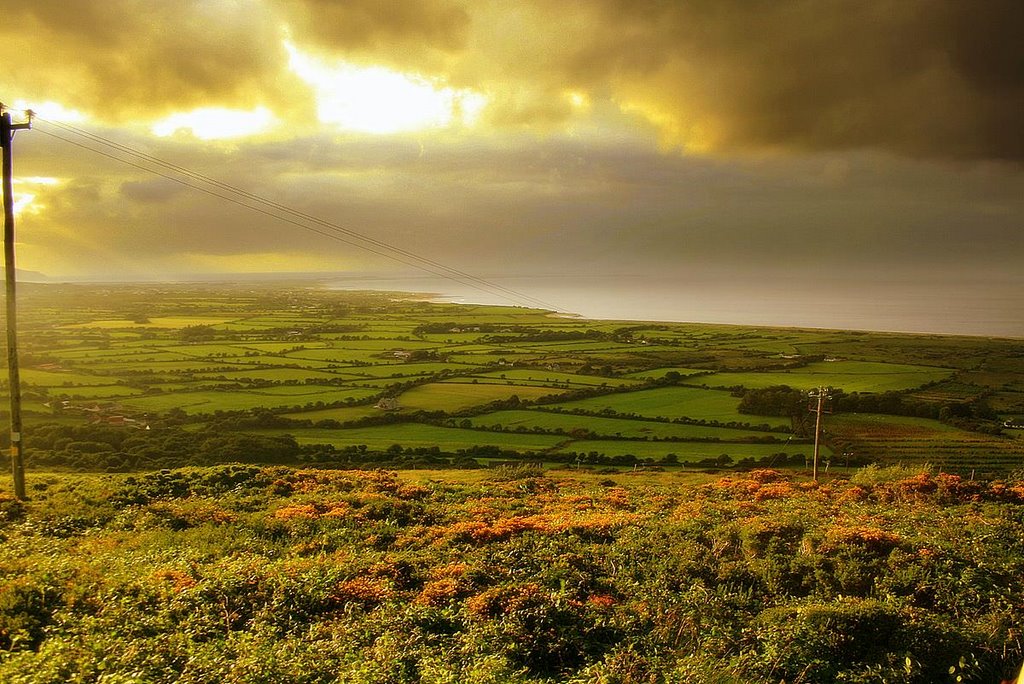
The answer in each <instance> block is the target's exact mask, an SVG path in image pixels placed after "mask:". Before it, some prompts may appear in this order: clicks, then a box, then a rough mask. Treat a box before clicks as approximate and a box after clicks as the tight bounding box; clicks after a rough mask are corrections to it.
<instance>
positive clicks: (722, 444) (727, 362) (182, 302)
mask: <svg viewBox="0 0 1024 684" xmlns="http://www.w3.org/2000/svg"><path fill="white" fill-rule="evenodd" d="M21 304H22V313H21V322H20V327H21V333H22V353H23V355H24V357H23V363H22V366H23V367H22V381H23V389H24V392H25V395H26V396H25V401H24V407H25V411H26V424H28V425H31V426H37V425H41V424H45V423H46V422H48V421H49V422H53V423H55V424H60V425H62V426H74V425H78V426H81V427H82V428H83V429H85V430H86V432H88V426H89V425H91V424H93V423H101V424H107V423H110V422H111V421H112V422H113V423H116V422H117V421H119V420H121V418H123V417H127V418H135V419H136V420H138V421H141V422H142V423H145V424H146V425H149V426H150V427H151V428H152V432H151V433H149V434H153V435H156V437H153V439H159V435H160V434H161V433H160V431H161V430H162V429H164V428H165V427H167V428H168V429H169V428H172V427H174V426H176V425H179V424H182V425H184V427H185V428H186V429H188V430H191V431H194V432H198V431H202V430H203V429H205V427H206V426H207V425H208V424H210V421H212V420H216V421H218V422H217V423H216V424H217V425H218V426H219V427H218V429H220V430H225V429H226V430H234V431H238V432H240V433H244V432H245V431H246V429H247V428H245V427H244V425H246V424H247V422H246V421H247V420H250V419H251V417H252V416H254V415H256V414H257V413H259V414H260V415H261V416H263V417H262V418H261V420H263V421H267V420H269V419H268V418H267V417H266V416H267V413H268V412H269V414H271V415H273V416H277V417H278V419H279V420H280V421H284V422H285V423H286V422H287V421H294V420H301V421H306V420H309V421H313V422H316V421H324V420H333V421H338V423H344V424H345V425H346V427H345V428H344V429H339V428H333V429H324V430H323V431H322V432H318V433H316V435H315V436H316V437H322V438H324V439H328V440H329V443H332V444H339V445H353V444H359V443H361V442H360V440H362V439H363V438H364V437H365V438H366V439H370V438H372V440H371V441H372V443H373V445H375V446H374V448H376V447H377V446H380V445H384V446H385V447H386V446H388V445H389V438H388V434H395V435H397V436H399V437H401V438H402V439H399V440H397V441H398V442H401V441H403V440H407V443H408V444H414V445H416V448H421V447H429V446H438V447H439V448H441V447H445V449H447V447H448V446H453V445H458V448H469V447H472V446H473V445H474V444H476V445H481V446H494V447H499V448H502V447H504V448H506V449H509V450H511V451H520V452H523V451H530V450H532V449H533V448H534V447H542V448H544V449H548V450H561V453H565V452H567V451H572V450H574V449H575V448H576V447H577V446H578V445H580V444H584V445H585V447H586V448H587V449H588V450H593V451H597V452H598V453H601V454H604V455H607V456H608V457H609V458H610V457H613V456H614V457H618V456H622V455H624V454H633V455H635V456H636V457H637V458H639V459H641V460H643V459H650V460H652V461H657V460H660V459H662V458H663V457H664V456H665V455H666V454H667V453H675V454H677V456H678V457H679V458H680V460H682V461H684V462H687V461H689V462H692V461H693V460H697V461H699V460H703V459H704V458H707V457H714V456H717V455H720V454H721V453H728V454H729V455H730V456H731V457H732V456H736V457H737V459H738V458H742V457H745V456H743V455H742V454H740V453H739V452H737V453H736V454H734V452H736V450H737V449H743V450H744V452H743V453H744V454H748V453H749V454H751V455H757V454H770V453H774V452H773V451H772V449H774V448H776V447H777V445H779V444H782V443H785V442H786V441H787V440H790V446H791V447H792V445H794V444H797V445H800V446H799V448H800V449H803V445H801V444H800V439H802V438H805V437H806V436H807V429H808V427H807V420H806V417H807V414H806V413H805V412H804V411H803V408H802V407H801V408H800V411H799V415H790V414H778V415H770V416H768V415H755V414H751V413H742V412H740V410H739V406H740V402H741V399H742V398H743V395H744V394H745V393H747V392H748V391H750V390H753V389H757V388H766V387H770V386H774V385H782V384H784V385H789V386H790V387H793V388H796V389H800V390H806V389H810V388H813V387H816V386H818V385H831V386H833V387H836V388H840V389H842V390H845V391H846V392H859V393H862V394H869V395H870V394H876V395H881V394H882V393H896V394H898V395H899V397H900V398H901V399H903V400H905V401H906V402H907V403H908V405H909V404H913V409H914V410H915V411H924V412H925V413H927V412H928V411H931V413H930V414H928V415H933V418H937V417H938V413H939V411H940V409H941V410H943V411H945V413H944V414H943V415H947V416H954V417H957V420H959V421H960V422H956V421H952V422H947V423H942V422H939V421H938V420H934V419H933V420H931V422H930V423H929V424H928V429H927V430H926V432H927V434H926V435H925V434H917V435H909V434H903V435H898V436H894V435H893V434H892V432H893V428H892V424H894V423H893V421H896V420H897V419H899V416H888V417H887V418H885V419H884V420H888V421H890V427H889V428H888V432H887V431H885V430H880V429H879V428H878V425H876V424H874V423H872V422H871V421H870V420H865V419H862V418H858V417H856V416H853V415H850V414H849V413H847V414H840V415H835V416H828V417H827V418H826V420H825V433H824V440H825V442H826V444H827V445H828V446H829V447H832V448H833V450H835V451H837V453H842V454H847V453H851V452H852V453H855V454H857V455H858V456H859V457H861V458H864V459H867V460H874V461H879V462H883V463H885V462H909V461H914V462H919V461H929V462H942V463H949V464H951V465H955V466H956V467H958V468H967V467H969V466H971V465H972V464H973V465H976V466H977V465H984V466H985V467H994V466H998V467H999V468H1003V469H1012V468H1015V467H1020V466H1021V465H1022V464H1024V455H1022V454H1021V450H1020V446H1021V441H1020V435H1019V432H1015V431H1011V430H1006V431H1004V432H1003V434H1002V435H996V434H992V433H994V432H998V431H999V425H1000V424H1001V421H1003V420H1007V419H1010V418H1013V417H1014V416H1020V415H1024V364H1022V363H1021V361H1020V359H1019V341H1014V340H997V339H976V338H962V337H939V336H921V335H901V334H895V333H864V332H847V331H829V330H800V329H771V328H757V327H751V326H728V325H711V324H702V323H637V322H625V321H590V320H586V319H582V318H569V317H564V316H554V315H551V314H550V313H548V312H545V311H541V310H538V309H525V308H517V307H501V306H491V305H487V306H483V305H460V304H451V303H444V302H427V301H421V300H416V299H415V298H410V297H408V296H406V295H401V294H394V293H381V292H355V291H337V290H330V289H325V288H323V287H322V286H320V285H319V284H318V283H315V282H311V283H307V284H301V283H295V284H289V285H287V286H284V287H283V288H282V287H279V286H277V285H271V284H253V283H246V284H239V285H232V284H209V285H202V284H197V285H174V286H170V285H159V286H157V285H153V286H148V285H123V286H109V285H104V286H102V287H96V286H88V285H81V286H77V285H76V286H75V287H74V288H66V287H62V286H46V285H38V286H37V285H31V286H27V287H26V288H25V291H24V293H23V295H22V302H21ZM822 358H827V359H833V360H830V361H822V360H817V359H822ZM725 387H728V388H739V389H735V391H727V390H725V389H715V388H725ZM382 399H384V402H383V403H382V404H381V408H377V406H376V405H377V403H378V402H379V401H381V400H382ZM54 400H60V401H58V402H57V403H56V404H55V403H54ZM65 401H66V402H67V403H66V404H65V403H61V402H65ZM495 402H498V404H497V405H493V404H495ZM890 403H891V402H890ZM419 412H424V413H422V414H421V413H419ZM904 412H907V411H906V410H905V411H904ZM396 414H397V415H396ZM975 414H976V415H975ZM215 415H216V418H215ZM410 416H415V418H414V420H415V421H416V422H412V423H409V422H402V421H409V420H411V419H412V418H410ZM225 417H229V418H230V420H225ZM108 418H109V419H110V420H107V419H108ZM899 420H902V419H899ZM912 420H913V419H907V420H906V421H904V422H902V423H901V425H902V427H900V428H899V429H900V430H903V431H906V430H907V429H908V426H912V423H911V422H909V421H912ZM90 421H92V423H91V422H90ZM232 421H233V422H232ZM396 421H397V422H401V424H400V425H388V424H387V423H390V422H396ZM978 421H981V423H979V422H978ZM986 421H987V422H986ZM250 422H251V421H250ZM897 422H898V421H897ZM381 423H384V424H381ZM307 425H308V423H307ZM728 425H731V426H732V427H727V426H728ZM744 425H747V426H751V427H749V428H748V427H740V426H744ZM464 426H468V427H471V428H473V429H463V427H464ZM295 427H296V429H303V428H302V424H298V425H296V426H295ZM918 427H920V426H918ZM753 428H756V429H753ZM765 428H768V429H770V430H771V431H770V432H765V431H764V429H765ZM981 428H984V430H982V429H981ZM33 429H35V428H33ZM453 429H454V430H457V432H454V433H452V432H448V431H450V430H453ZM353 430H356V431H358V430H371V431H372V432H371V433H370V434H369V435H364V434H361V433H359V432H353ZM439 430H440V432H439ZM794 430H795V431H796V432H797V433H798V434H794V433H793V432H792V431H794ZM986 430H987V431H988V432H987V433H986V432H985V431H986ZM434 437H436V438H437V439H438V440H441V438H442V437H444V441H438V442H436V443H434V444H431V442H430V440H431V439H432V438H434ZM791 438H792V440H791ZM79 439H83V437H79ZM84 439H86V441H88V438H84ZM313 439H314V435H313V434H308V433H307V434H304V435H303V436H302V440H303V443H304V444H310V443H313V442H311V441H310V440H313ZM523 440H527V441H525V442H524V441H523ZM656 440H672V441H670V442H659V441H656ZM771 440H777V441H775V442H774V443H771ZM758 441H760V442H762V443H754V442H758ZM390 443H391V444H393V443H396V441H395V440H394V439H392V440H391V441H390ZM789 451H792V449H789ZM30 466H31V463H30Z"/></svg>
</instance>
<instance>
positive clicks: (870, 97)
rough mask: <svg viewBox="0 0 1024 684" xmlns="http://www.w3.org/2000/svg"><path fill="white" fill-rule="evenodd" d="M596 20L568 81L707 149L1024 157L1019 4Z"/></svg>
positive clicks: (713, 10)
mask: <svg viewBox="0 0 1024 684" xmlns="http://www.w3.org/2000/svg"><path fill="white" fill-rule="evenodd" d="M550 7H551V8H552V11H553V12H554V13H555V14H556V15H558V14H560V13H561V12H562V11H563V10H562V6H561V5H556V4H554V3H552V4H551V5H550ZM594 26H595V29H594V34H593V37H592V39H591V40H590V41H588V43H587V44H585V45H579V46H576V49H574V50H572V51H571V52H570V54H567V56H566V62H565V64H564V68H565V71H564V77H565V78H566V79H567V80H568V81H569V82H574V83H578V84H582V85H586V86H588V87H591V88H603V87H607V86H608V85H609V84H610V85H611V87H612V90H613V92H614V93H615V94H617V95H618V96H620V97H622V98H624V99H626V100H631V101H634V102H636V103H637V104H638V106H639V108H640V109H641V111H644V110H652V111H654V112H655V113H657V114H658V117H659V119H660V120H662V121H664V120H667V121H668V123H669V127H670V128H672V129H673V130H672V132H673V133H674V134H675V135H676V137H677V138H678V139H679V141H680V142H682V143H684V144H692V145H694V146H695V147H696V148H697V149H707V150H709V151H718V150H727V151H736V150H748V149H751V148H753V149H758V148H760V149H782V150H794V149H795V150H823V149H845V148H856V147H876V148H884V149H888V150H891V151H896V152H899V153H903V154H909V155H921V156H934V157H952V158H966V159H971V158H991V159H1007V160H1016V161H1020V160H1022V159H1024V40H1021V36H1022V35H1024V3H1021V2H1019V0H979V1H977V2H966V1H960V0H829V1H821V0H814V1H811V0H692V1H690V2H677V1H674V0H672V1H670V0H628V1H627V0H608V1H607V2H605V3H603V4H602V5H601V11H600V15H599V18H598V20H597V21H596V22H595V24H594Z"/></svg>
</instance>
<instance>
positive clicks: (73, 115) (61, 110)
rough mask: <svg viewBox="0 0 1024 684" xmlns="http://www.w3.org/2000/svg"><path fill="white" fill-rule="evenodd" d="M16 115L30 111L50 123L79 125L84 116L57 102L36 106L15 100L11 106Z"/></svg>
mask: <svg viewBox="0 0 1024 684" xmlns="http://www.w3.org/2000/svg"><path fill="white" fill-rule="evenodd" d="M11 109H13V110H14V111H15V112H16V113H17V112H18V110H26V109H31V110H32V111H33V112H35V113H36V115H37V116H39V117H40V118H42V119H49V120H50V121H60V122H62V123H69V124H74V123H81V122H83V121H85V119H86V116H85V114H83V113H82V112H80V111H78V110H76V109H69V108H67V107H65V106H64V105H62V104H60V103H59V102H39V103H36V104H29V103H28V102H26V101H25V100H15V101H14V104H13V105H12V106H11Z"/></svg>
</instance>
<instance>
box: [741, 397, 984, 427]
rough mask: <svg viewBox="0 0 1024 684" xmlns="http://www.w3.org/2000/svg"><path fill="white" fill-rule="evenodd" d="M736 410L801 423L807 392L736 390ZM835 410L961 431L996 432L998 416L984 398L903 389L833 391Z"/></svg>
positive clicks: (804, 413) (797, 424)
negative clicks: (921, 395) (925, 421)
mask: <svg viewBox="0 0 1024 684" xmlns="http://www.w3.org/2000/svg"><path fill="white" fill-rule="evenodd" d="M737 392H738V393H739V395H740V403H739V411H740V413H747V414H753V415H758V416H788V417H791V418H793V420H794V425H795V426H797V427H798V431H799V426H801V425H805V424H806V422H807V415H808V399H807V394H806V393H805V392H802V391H800V390H796V389H793V388H792V387H789V386H788V385H776V386H773V387H766V388H763V389H741V390H737ZM831 408H832V411H833V412H835V413H882V414H886V415H891V416H909V417H916V418H931V419H933V420H940V421H942V422H944V423H947V424H949V425H953V426H955V427H959V428H962V429H965V430H973V431H976V432H987V433H992V434H999V432H1000V430H1001V428H1000V425H999V422H998V421H999V416H998V415H997V414H996V412H995V411H993V410H992V407H991V406H989V405H988V402H986V401H985V399H984V397H979V398H976V399H974V400H972V401H959V402H945V403H942V402H936V401H924V400H922V399H917V398H915V397H913V396H911V395H909V394H907V393H905V392H894V391H891V392H877V393H874V392H866V393H860V392H851V393H849V394H847V393H846V392H843V391H842V390H833V392H832V401H831Z"/></svg>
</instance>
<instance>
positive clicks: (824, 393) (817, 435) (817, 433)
mask: <svg viewBox="0 0 1024 684" xmlns="http://www.w3.org/2000/svg"><path fill="white" fill-rule="evenodd" d="M810 397H811V399H817V400H818V406H817V408H815V409H811V410H813V411H814V412H815V413H816V414H817V417H816V418H815V420H814V471H813V475H814V481H815V482H817V481H818V451H819V449H820V447H821V414H822V413H825V412H826V411H825V402H826V401H828V400H829V399H831V398H832V395H830V394H829V393H828V388H827V387H819V388H818V391H817V394H815V393H814V392H811V393H810Z"/></svg>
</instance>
